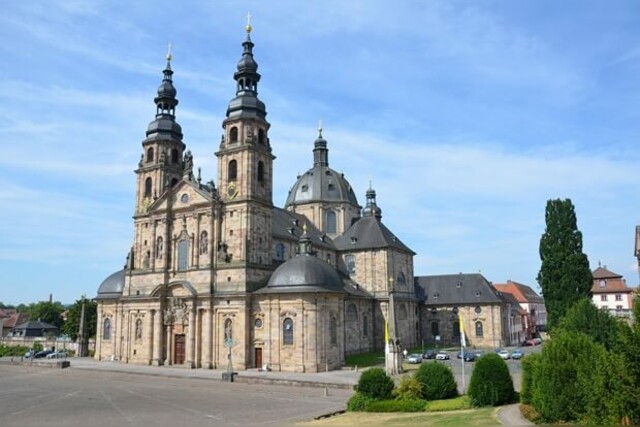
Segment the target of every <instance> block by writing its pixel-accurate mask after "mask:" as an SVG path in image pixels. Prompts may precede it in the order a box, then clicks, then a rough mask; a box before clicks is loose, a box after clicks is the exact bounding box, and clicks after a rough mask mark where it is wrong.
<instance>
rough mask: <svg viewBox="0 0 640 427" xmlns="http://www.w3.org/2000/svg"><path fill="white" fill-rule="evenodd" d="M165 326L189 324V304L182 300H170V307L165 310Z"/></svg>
mask: <svg viewBox="0 0 640 427" xmlns="http://www.w3.org/2000/svg"><path fill="white" fill-rule="evenodd" d="M164 324H165V325H188V324H189V310H188V308H187V304H186V303H185V302H184V301H183V300H182V299H181V298H173V299H171V300H170V302H169V305H168V307H167V308H166V309H165V310H164Z"/></svg>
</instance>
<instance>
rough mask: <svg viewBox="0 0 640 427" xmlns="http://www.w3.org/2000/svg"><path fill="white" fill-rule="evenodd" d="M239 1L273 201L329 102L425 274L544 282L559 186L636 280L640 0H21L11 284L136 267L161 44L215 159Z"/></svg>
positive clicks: (4, 178) (587, 243)
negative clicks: (547, 212)
mask: <svg viewBox="0 0 640 427" xmlns="http://www.w3.org/2000/svg"><path fill="white" fill-rule="evenodd" d="M249 10H250V11H251V13H252V15H253V20H252V21H253V22H252V24H253V28H254V31H253V33H252V38H253V41H254V42H255V44H256V46H255V49H254V52H255V57H256V60H257V62H258V64H259V66H260V68H259V71H260V72H261V74H262V81H261V86H260V98H261V99H262V100H263V101H264V102H265V103H266V106H267V111H268V119H269V121H270V122H271V124H272V127H271V130H270V139H271V142H272V146H273V149H274V154H275V155H276V156H277V159H276V161H275V164H274V167H275V177H274V195H275V196H274V202H275V203H276V204H277V205H279V206H282V205H283V204H284V201H285V198H286V194H287V192H288V190H289V188H290V187H291V185H293V183H294V181H295V177H296V174H297V173H299V172H304V170H306V169H307V168H308V167H310V166H311V163H312V152H311V150H312V148H313V141H314V139H315V138H316V136H317V131H316V128H317V123H318V120H320V119H321V120H322V122H323V127H324V132H323V134H324V136H325V138H326V139H327V141H328V144H329V149H330V153H329V156H330V157H329V160H330V165H331V167H332V168H334V169H336V170H338V171H343V172H344V173H345V175H346V177H347V179H348V180H349V181H350V182H351V184H352V186H353V187H354V188H355V190H356V192H357V195H358V198H359V201H360V203H361V204H362V203H364V201H365V198H364V193H365V191H366V189H367V187H368V183H369V180H370V179H371V180H372V182H373V187H374V188H375V190H376V191H377V195H378V204H379V206H380V207H381V208H382V210H383V215H384V216H383V221H384V222H385V224H386V225H387V226H388V227H389V228H390V229H391V230H393V231H394V233H396V234H397V235H398V236H399V237H400V238H401V239H402V240H403V241H404V242H405V243H407V244H408V245H409V246H410V247H411V248H412V249H413V250H414V251H415V252H417V255H416V257H415V273H416V274H417V275H427V274H442V273H457V272H477V271H481V272H482V273H483V274H484V275H485V276H486V277H487V278H488V279H489V280H491V281H493V282H496V283H499V282H504V281H506V280H507V279H511V280H515V281H519V282H522V283H525V284H528V285H531V286H537V283H536V281H535V277H536V274H537V272H538V270H539V267H540V259H539V256H538V245H539V239H540V235H541V234H542V232H543V231H544V208H545V204H546V201H547V200H548V199H550V198H567V197H568V198H571V199H572V200H573V202H574V204H575V206H576V212H577V215H578V226H579V228H580V230H581V231H582V232H583V234H584V251H585V253H587V255H588V257H589V260H590V262H591V266H592V267H593V268H595V267H597V264H598V261H601V262H602V263H603V264H606V265H607V266H608V268H609V269H611V270H613V271H615V272H618V273H620V274H623V275H624V276H625V277H626V278H627V283H628V284H630V285H634V286H635V285H637V283H638V271H637V268H636V266H635V264H636V263H635V259H634V257H633V246H634V227H635V226H636V224H638V223H640V218H639V215H638V214H637V212H639V211H640V198H639V197H638V195H639V194H640V180H638V179H637V177H636V176H635V175H636V173H637V169H638V164H640V150H638V145H639V144H640V22H639V17H640V3H638V2H636V1H610V2H604V1H599V2H596V1H563V2H557V1H550V0H549V1H548V0H536V1H528V2H525V1H518V2H514V1H511V0H502V1H500V0H495V1H473V2H460V1H450V0H442V1H438V0H434V1H431V0H429V1H394V2H390V1H370V0H362V1H357V0H352V1H344V0H335V1H333V0H328V1H322V2H300V1H284V0H283V1H278V0H271V1H264V0H263V1H240V0H234V1H184V2H176V1H164V0H159V1H154V2H129V1H122V0H109V1H107V0H104V1H90V0H86V1H84V0H83V1H66V0H57V1H49V0H47V1H45V0H29V1H21V2H19V1H10V2H4V4H3V12H2V14H1V16H0V39H1V40H2V43H1V44H0V54H1V56H2V65H1V66H0V134H1V135H2V142H1V143H0V146H1V147H2V156H0V241H1V242H2V245H1V246H0V301H2V302H5V303H13V304H17V303H21V302H24V303H29V302H34V301H38V300H45V299H47V298H48V297H49V294H50V293H52V294H53V296H54V299H55V300H60V301H62V302H64V303H70V302H73V301H74V300H75V299H77V298H79V297H80V296H81V295H83V294H84V295H87V296H89V297H92V296H94V295H95V292H96V290H97V287H98V286H99V284H100V283H101V281H102V280H103V279H104V278H105V277H106V276H107V275H109V274H110V273H112V272H114V271H116V270H118V269H120V268H121V267H122V265H123V264H124V262H125V256H126V253H127V251H128V248H129V246H130V245H131V242H132V238H133V225H132V221H131V215H132V213H133V203H134V185H135V175H134V173H133V169H134V168H135V167H136V165H137V162H138V160H139V158H140V154H141V141H142V139H143V138H144V132H145V130H146V127H147V125H148V123H149V122H150V121H151V120H152V119H153V116H154V114H155V105H154V103H153V97H154V96H155V93H156V89H157V87H158V85H159V84H160V81H161V78H162V69H163V68H164V65H165V61H164V56H165V52H166V46H167V44H168V43H169V42H171V43H172V45H173V58H174V59H173V62H172V65H173V69H174V71H175V75H174V82H175V85H176V87H177V89H178V98H179V100H180V104H179V105H178V108H177V119H178V122H179V123H180V124H181V125H182V128H183V131H184V134H185V139H184V140H185V143H186V144H187V146H188V148H189V149H191V151H192V152H193V154H194V156H195V164H196V167H201V168H202V174H203V178H204V179H205V180H208V179H210V178H213V177H215V176H216V158H215V156H214V154H213V153H214V152H215V151H216V149H217V147H218V144H219V141H220V134H221V130H222V129H221V122H222V119H223V117H224V113H225V111H226V107H227V103H228V101H229V100H230V99H231V98H232V97H233V95H234V90H235V85H234V81H233V79H232V75H233V72H234V71H235V66H236V63H237V61H238V59H239V58H240V54H241V51H242V47H241V43H242V41H243V39H244V32H243V27H244V24H245V16H246V13H247V11H249Z"/></svg>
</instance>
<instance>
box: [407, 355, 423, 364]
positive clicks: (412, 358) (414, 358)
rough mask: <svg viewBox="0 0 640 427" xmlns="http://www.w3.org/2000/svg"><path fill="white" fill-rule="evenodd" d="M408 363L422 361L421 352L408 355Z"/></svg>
mask: <svg viewBox="0 0 640 427" xmlns="http://www.w3.org/2000/svg"><path fill="white" fill-rule="evenodd" d="M407 363H422V355H421V354H417V353H414V354H410V355H409V356H408V357H407Z"/></svg>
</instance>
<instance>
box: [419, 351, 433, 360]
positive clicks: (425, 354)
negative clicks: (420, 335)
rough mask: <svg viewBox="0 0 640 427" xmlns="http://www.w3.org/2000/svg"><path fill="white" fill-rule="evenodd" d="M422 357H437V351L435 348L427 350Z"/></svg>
mask: <svg viewBox="0 0 640 427" xmlns="http://www.w3.org/2000/svg"><path fill="white" fill-rule="evenodd" d="M422 358H423V359H435V358H436V352H435V351H434V350H427V351H425V352H424V354H423V355H422Z"/></svg>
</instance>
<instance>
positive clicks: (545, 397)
mask: <svg viewBox="0 0 640 427" xmlns="http://www.w3.org/2000/svg"><path fill="white" fill-rule="evenodd" d="M603 352H604V353H603ZM605 355H606V351H605V350H604V348H603V347H602V346H601V345H598V344H595V343H594V342H593V341H592V340H591V338H589V337H588V336H586V335H584V334H582V333H569V332H566V331H563V330H558V332H557V333H556V334H555V335H554V337H553V339H552V340H551V341H549V342H548V343H547V344H545V346H544V348H543V349H542V353H541V355H540V358H539V361H538V362H537V363H536V364H537V367H536V368H535V370H534V371H533V378H532V384H533V388H532V395H531V403H532V405H533V407H534V408H535V409H536V411H538V412H539V413H540V416H541V418H542V420H543V421H546V422H558V421H565V422H575V421H580V420H582V419H583V418H584V417H585V415H586V413H587V406H588V405H589V402H595V401H596V400H597V399H605V400H606V399H607V397H606V396H603V395H602V394H601V393H602V392H601V391H600V390H601V389H602V387H601V386H600V384H602V381H603V378H602V375H601V373H600V372H601V368H600V366H599V365H600V363H602V362H603V358H604V357H605Z"/></svg>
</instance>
